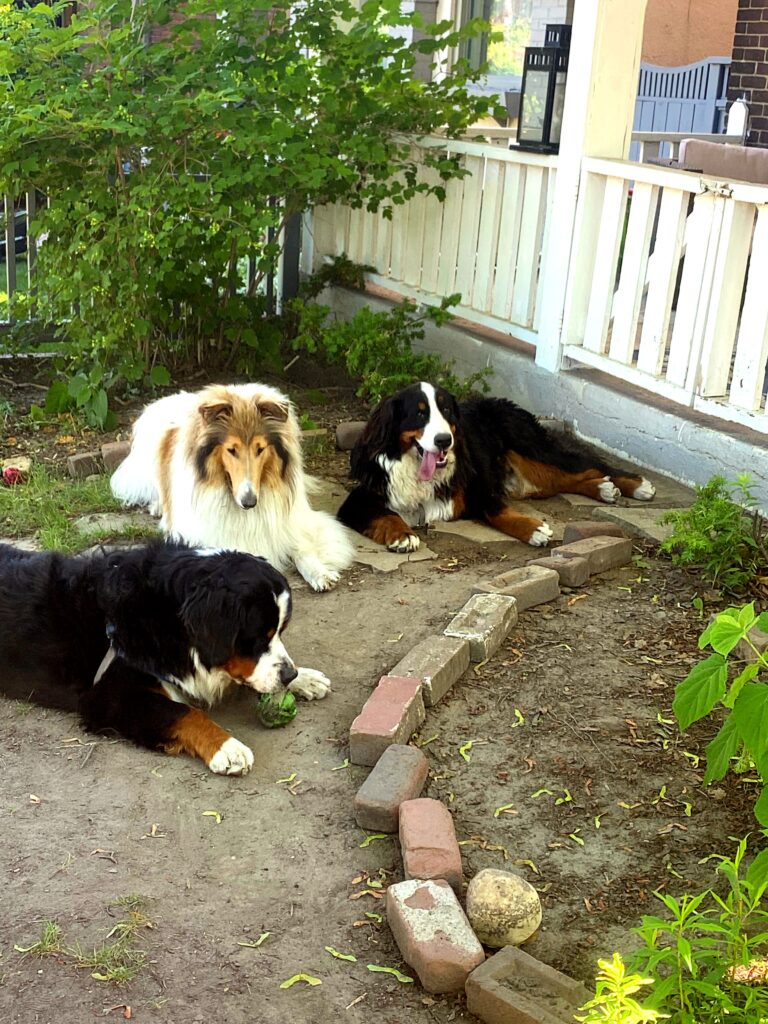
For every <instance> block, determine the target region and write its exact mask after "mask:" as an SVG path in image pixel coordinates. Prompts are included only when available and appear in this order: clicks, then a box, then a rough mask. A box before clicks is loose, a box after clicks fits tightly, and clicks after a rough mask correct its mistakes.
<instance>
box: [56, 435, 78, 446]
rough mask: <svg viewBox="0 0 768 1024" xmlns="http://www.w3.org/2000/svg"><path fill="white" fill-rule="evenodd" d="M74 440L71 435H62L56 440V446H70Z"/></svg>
mask: <svg viewBox="0 0 768 1024" xmlns="http://www.w3.org/2000/svg"><path fill="white" fill-rule="evenodd" d="M74 440H75V438H74V436H73V435H72V434H62V435H61V436H60V437H57V438H56V444H72V443H73V442H74Z"/></svg>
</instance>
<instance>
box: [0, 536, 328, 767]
mask: <svg viewBox="0 0 768 1024" xmlns="http://www.w3.org/2000/svg"><path fill="white" fill-rule="evenodd" d="M290 618H291V592H290V590H289V588H288V583H287V581H286V579H285V577H284V576H283V575H282V574H281V573H279V572H278V571H277V570H276V569H273V568H272V566H271V565H270V564H269V563H268V562H266V561H265V560H264V559H263V558H257V557H255V556H253V555H246V554H241V553H236V552H233V551H221V552H216V551H204V550H203V551H195V550H192V549H189V548H186V547H181V546H179V545H172V544H168V545H165V544H154V545H150V546H145V547H139V548H131V549H126V550H122V551H113V552H109V553H102V554H96V555H92V556H79V557H67V556H64V555H61V554H58V553H55V552H45V553H36V552H28V551H21V550H19V549H18V548H14V547H11V546H10V545H7V544H0V665H2V669H0V693H3V694H4V695H5V696H7V697H12V698H15V699H17V700H23V701H32V702H34V703H37V704H42V705H45V706H47V707H54V708H59V709H62V710H65V711H77V712H79V713H80V715H81V717H82V720H83V724H84V725H85V727H86V728H87V729H90V730H92V731H93V732H104V731H110V732H115V733H118V734H119V735H121V736H125V737H126V738H127V739H129V740H132V741H133V742H134V743H137V744H138V745H140V746H143V747H149V748H151V749H154V750H162V751H165V752H166V753H169V754H179V753H182V752H186V753H188V754H192V755H194V756H196V757H199V758H201V759H202V760H203V761H205V763H206V764H207V765H208V767H209V768H210V770H211V771H212V772H217V773H219V774H222V775H243V774H245V773H246V772H247V771H248V770H249V769H250V768H251V767H252V765H253V753H252V751H251V750H250V749H249V748H248V747H247V746H246V745H245V744H244V743H241V742H240V741H239V740H237V739H235V738H234V736H231V735H230V734H229V733H228V732H227V731H226V730H225V729H222V728H221V727H220V726H218V725H217V724H216V723H215V722H213V721H211V719H210V718H209V717H208V716H207V715H206V714H205V713H204V712H203V711H202V710H201V709H200V708H199V707H196V706H195V705H197V704H201V705H204V706H206V705H210V704H214V703H215V702H216V701H218V700H219V699H220V698H221V697H222V696H223V694H224V693H225V691H226V690H228V689H229V688H230V687H231V686H235V685H239V686H244V687H247V688H249V689H251V690H255V691H256V692H257V693H279V692H283V691H284V690H285V688H286V687H287V688H288V689H290V690H292V691H293V692H296V693H298V694H300V695H301V696H304V697H307V698H309V699H311V698H313V697H324V696H325V695H326V694H327V693H328V691H329V689H330V682H329V680H328V679H327V678H326V677H325V676H324V675H323V674H322V673H320V672H315V671H314V670H312V669H297V668H296V667H295V665H294V663H293V661H292V660H291V658H290V657H289V655H288V652H287V651H286V649H285V647H284V645H283V634H284V632H285V629H286V627H287V626H288V623H289V622H290Z"/></svg>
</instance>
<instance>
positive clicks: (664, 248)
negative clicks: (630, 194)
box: [637, 188, 689, 377]
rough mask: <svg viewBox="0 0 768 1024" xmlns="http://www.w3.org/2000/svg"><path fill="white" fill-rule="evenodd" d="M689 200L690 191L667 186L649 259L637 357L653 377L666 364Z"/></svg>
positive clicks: (644, 369)
mask: <svg viewBox="0 0 768 1024" xmlns="http://www.w3.org/2000/svg"><path fill="white" fill-rule="evenodd" d="M688 203H689V193H688V192H681V191H680V189H676V188H665V189H664V191H663V192H662V196H661V204H660V207H659V223H658V226H657V229H656V244H655V247H654V250H653V255H652V256H651V257H650V259H649V260H648V295H647V297H646V300H645V312H644V314H643V329H642V331H641V333H640V351H639V353H638V357H637V368H638V370H641V371H642V372H643V373H649V374H651V376H653V377H658V376H659V375H660V374H661V372H662V367H663V365H664V356H665V354H666V348H667V332H668V330H669V317H670V314H671V312H672V299H673V297H674V294H675V285H676V284H677V272H678V268H679V266H680V257H681V254H682V251H683V236H684V234H685V222H686V217H687V215H688Z"/></svg>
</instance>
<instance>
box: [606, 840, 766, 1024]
mask: <svg viewBox="0 0 768 1024" xmlns="http://www.w3.org/2000/svg"><path fill="white" fill-rule="evenodd" d="M746 851H747V840H746V839H743V840H741V841H740V842H739V844H738V847H737V849H736V852H735V854H734V856H733V858H732V859H731V858H728V857H724V856H720V855H715V859H716V860H717V861H718V862H719V863H718V866H717V872H718V874H719V875H720V876H721V877H722V878H723V879H725V881H726V882H727V889H726V892H725V894H724V895H720V894H719V893H718V892H716V891H714V890H713V889H707V890H706V891H704V892H701V893H698V894H696V895H694V896H683V897H681V898H680V899H676V898H675V897H674V896H671V895H668V894H665V893H658V892H657V893H656V897H657V898H658V899H659V900H660V901H661V903H662V904H663V905H664V908H665V910H666V914H664V915H663V916H661V915H660V916H655V915H646V916H643V918H642V923H641V925H640V927H639V928H637V929H636V933H637V934H638V935H639V936H640V937H641V938H642V940H643V942H644V946H643V948H642V949H641V950H639V951H638V952H637V953H636V954H635V955H634V956H633V957H632V958H631V960H630V963H629V967H630V969H631V970H635V971H639V972H642V974H643V975H648V976H651V977H653V978H655V979H656V982H655V984H654V985H653V987H652V988H651V989H650V991H649V993H648V996H647V998H646V1000H645V1002H646V1009H647V1010H653V1011H656V1012H657V1013H659V1014H660V1015H661V1016H665V1017H667V1018H668V1019H669V1021H670V1024H727V1022H728V1021H738V1022H739V1024H763V1022H764V1021H765V1020H766V1017H767V1015H768V990H766V989H765V988H762V987H753V986H750V985H747V984H744V983H742V981H740V980H738V979H740V978H742V977H744V975H745V973H746V970H747V966H748V965H749V964H751V963H753V962H754V961H755V960H756V959H757V958H758V957H759V956H760V950H761V947H762V946H764V944H765V942H766V940H768V911H766V910H765V909H764V908H763V906H762V899H763V896H764V895H765V890H766V887H767V886H768V849H764V850H762V851H761V852H760V853H758V855H757V856H756V857H755V858H754V860H753V861H752V863H751V864H750V865H749V867H748V868H746V870H745V867H746V865H745V864H744V858H745V855H746ZM599 1019H600V1018H595V1020H599ZM607 1019H611V1020H613V1018H607ZM631 1019H632V1018H627V1021H628V1020H631ZM639 1019H640V1020H642V1019H643V1018H639ZM617 1020H619V1021H621V1022H622V1024H624V1020H625V1018H623V1017H619V1018H617Z"/></svg>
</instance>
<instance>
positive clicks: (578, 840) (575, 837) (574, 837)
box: [568, 829, 584, 846]
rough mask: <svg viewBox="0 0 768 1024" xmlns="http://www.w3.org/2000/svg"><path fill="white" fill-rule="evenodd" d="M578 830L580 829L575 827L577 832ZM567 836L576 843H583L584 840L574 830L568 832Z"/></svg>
mask: <svg viewBox="0 0 768 1024" xmlns="http://www.w3.org/2000/svg"><path fill="white" fill-rule="evenodd" d="M580 831H581V829H577V832H580ZM568 838H569V839H572V840H573V841H574V843H578V844H579V846H583V845H584V840H583V839H582V838H581V836H579V835H577V834H576V832H570V833H569V834H568Z"/></svg>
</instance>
